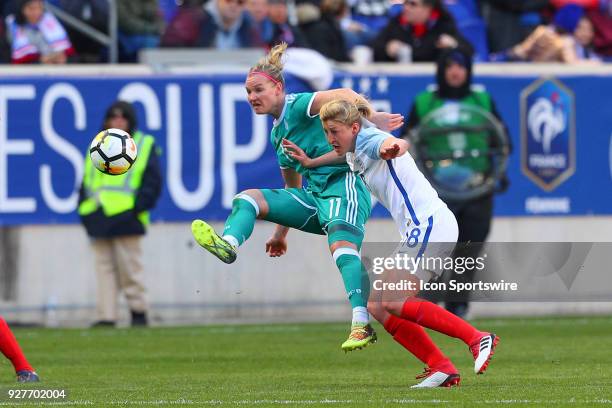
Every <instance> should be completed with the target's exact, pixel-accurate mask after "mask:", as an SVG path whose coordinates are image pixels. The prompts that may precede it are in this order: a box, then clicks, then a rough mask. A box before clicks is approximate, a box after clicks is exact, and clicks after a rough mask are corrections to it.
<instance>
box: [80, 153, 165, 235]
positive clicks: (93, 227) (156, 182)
mask: <svg viewBox="0 0 612 408" xmlns="http://www.w3.org/2000/svg"><path fill="white" fill-rule="evenodd" d="M95 171H97V170H95ZM109 177H112V176H109ZM161 188H162V177H161V168H160V164H159V156H158V153H157V148H156V147H155V145H153V147H152V150H151V154H150V156H149V161H148V163H147V167H146V168H145V171H144V174H143V175H142V184H141V186H140V189H139V190H138V192H137V194H136V202H135V203H134V209H133V210H130V211H126V212H123V213H121V214H118V215H115V216H112V217H107V216H106V215H104V212H103V211H102V209H101V208H100V209H98V210H97V211H95V212H93V213H91V214H89V215H86V216H83V217H81V222H82V224H83V226H84V227H85V230H86V231H87V235H89V236H90V237H92V238H114V237H119V236H126V235H144V233H145V226H144V225H142V223H141V222H140V220H139V219H138V216H137V215H138V213H140V212H142V211H147V210H151V209H153V207H155V203H156V202H157V199H158V198H159V196H160V194H161ZM84 200H85V189H84V188H83V184H81V188H80V190H79V204H81V202H83V201H84Z"/></svg>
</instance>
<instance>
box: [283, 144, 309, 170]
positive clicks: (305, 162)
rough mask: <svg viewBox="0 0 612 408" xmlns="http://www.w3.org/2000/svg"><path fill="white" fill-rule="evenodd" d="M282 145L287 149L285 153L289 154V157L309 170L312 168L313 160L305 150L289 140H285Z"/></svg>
mask: <svg viewBox="0 0 612 408" xmlns="http://www.w3.org/2000/svg"><path fill="white" fill-rule="evenodd" d="M282 144H283V149H285V153H287V154H288V155H289V157H291V158H292V159H294V160H295V161H297V162H298V163H300V164H301V165H302V166H304V167H306V168H307V169H308V168H310V166H311V164H312V159H311V158H310V157H308V156H307V155H306V153H304V150H302V148H301V147H299V146H298V145H296V144H295V143H293V142H292V141H290V140H287V139H283V141H282Z"/></svg>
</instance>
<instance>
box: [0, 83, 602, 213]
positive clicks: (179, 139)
mask: <svg viewBox="0 0 612 408" xmlns="http://www.w3.org/2000/svg"><path fill="white" fill-rule="evenodd" d="M243 79H244V78H243V76H241V75H210V76H201V75H200V76H185V75H180V76H152V77H144V78H141V77H138V78H135V77H106V78H90V77H65V78H58V77H54V78H50V77H45V76H40V77H20V78H12V79H11V78H9V79H4V80H3V81H2V83H1V84H0V224H44V223H73V222H77V221H78V218H77V216H76V214H75V208H76V199H77V194H76V191H77V189H78V185H79V183H80V178H81V173H82V164H83V155H84V152H85V151H86V149H87V147H88V144H89V142H90V141H91V139H92V137H93V136H94V135H95V134H96V133H97V132H98V131H99V129H100V126H101V121H102V116H103V113H104V111H105V109H106V107H107V106H108V105H110V104H111V103H112V102H113V101H114V100H116V99H117V98H122V99H128V100H132V101H134V102H135V106H136V108H137V111H138V116H139V122H140V128H141V129H143V130H145V131H147V132H149V133H151V134H153V135H154V136H155V137H156V140H157V142H158V144H159V146H160V148H161V151H162V165H163V170H164V176H165V177H164V190H163V196H162V198H161V200H160V202H159V204H158V206H157V208H156V210H155V211H154V212H153V216H154V217H153V218H154V219H155V220H165V221H188V220H191V219H193V218H194V217H196V216H197V217H205V218H207V219H224V218H225V217H226V216H227V214H228V210H229V206H230V203H231V197H232V196H233V195H234V194H235V193H237V192H239V191H240V190H243V189H245V188H253V187H261V188H264V187H278V186H280V185H281V184H282V183H281V178H280V175H279V172H278V167H277V165H276V161H275V156H274V153H273V152H272V149H271V148H270V145H269V143H268V131H269V129H270V126H271V121H270V120H269V119H267V118H262V117H256V116H255V115H253V114H252V113H251V110H250V107H249V106H248V104H247V103H246V94H245V92H244V88H243V82H242V81H243ZM538 80H539V78H537V77H535V76H532V77H530V76H520V77H508V76H498V77H497V76H486V77H476V78H475V82H476V83H479V84H483V85H485V86H486V88H487V89H488V91H489V92H490V93H491V94H492V95H493V98H494V100H495V102H496V104H497V107H498V110H499V112H500V113H501V116H502V117H503V119H504V121H505V122H506V124H507V125H508V128H509V130H510V135H511V138H512V142H513V145H514V151H513V154H512V156H511V158H510V162H509V170H508V177H509V179H510V181H511V185H510V188H509V190H508V191H507V192H506V193H504V194H500V195H498V196H497V199H496V207H495V213H496V214H497V215H505V216H525V215H561V214H572V215H588V214H612V193H611V191H612V189H611V187H612V175H611V174H612V163H611V159H612V140H611V139H612V104H610V97H609V95H612V75H610V76H595V75H591V76H563V77H559V78H557V80H545V79H544V80H539V81H538ZM431 82H432V77H431V76H430V75H417V76H401V75H388V76H379V75H370V76H363V75H355V74H344V73H342V72H338V73H337V74H336V78H335V82H334V86H348V87H352V88H353V89H355V90H356V91H358V92H362V93H365V94H367V95H369V96H370V98H371V100H372V101H373V102H374V103H375V104H376V105H377V106H378V107H379V108H380V109H391V110H392V111H394V112H400V113H404V114H406V113H407V112H408V110H409V108H410V106H411V102H412V99H413V97H414V95H415V94H416V93H417V92H419V91H421V90H423V89H425V87H426V86H427V85H428V84H430V83H431ZM287 84H288V89H289V90H290V91H295V92H299V91H304V90H307V87H306V85H305V84H304V83H302V82H301V81H299V80H296V79H295V78H288V81H287ZM534 166H535V167H534ZM547 166H548V167H550V168H548V167H547ZM534 169H535V170H534ZM378 207H380V206H378ZM378 207H377V208H375V210H374V215H375V216H383V215H385V211H384V210H383V209H381V208H378Z"/></svg>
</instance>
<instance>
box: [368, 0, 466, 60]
mask: <svg viewBox="0 0 612 408" xmlns="http://www.w3.org/2000/svg"><path fill="white" fill-rule="evenodd" d="M372 48H373V49H374V60H375V61H399V62H410V61H417V62H423V61H429V62H433V61H436V60H437V59H438V57H439V55H440V53H441V51H443V50H444V49H447V48H462V49H463V50H465V51H466V52H467V53H469V54H472V53H473V48H472V46H471V45H470V44H469V43H468V42H467V41H466V40H465V38H463V36H462V35H461V34H460V33H459V31H458V30H457V26H456V25H455V21H454V19H453V17H452V16H451V15H450V14H449V13H448V11H447V10H446V8H445V7H444V5H443V4H442V3H441V1H440V0H405V1H404V8H403V10H402V13H401V14H400V15H398V16H397V17H395V18H394V19H393V20H391V21H389V23H388V24H387V26H386V27H385V28H384V29H383V30H382V31H381V32H380V33H379V34H378V36H377V37H376V38H375V39H374V41H373V43H372Z"/></svg>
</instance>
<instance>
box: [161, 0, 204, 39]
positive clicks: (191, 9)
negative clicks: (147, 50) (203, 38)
mask: <svg viewBox="0 0 612 408" xmlns="http://www.w3.org/2000/svg"><path fill="white" fill-rule="evenodd" d="M204 19H205V13H204V7H203V1H200V0H185V1H183V3H182V4H181V6H180V7H179V8H178V10H177V11H176V13H175V14H174V17H172V20H170V23H168V26H167V27H166V30H165V31H164V34H163V35H162V38H161V46H162V47H196V46H198V42H199V40H200V26H201V25H202V24H204Z"/></svg>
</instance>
